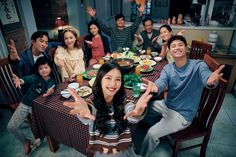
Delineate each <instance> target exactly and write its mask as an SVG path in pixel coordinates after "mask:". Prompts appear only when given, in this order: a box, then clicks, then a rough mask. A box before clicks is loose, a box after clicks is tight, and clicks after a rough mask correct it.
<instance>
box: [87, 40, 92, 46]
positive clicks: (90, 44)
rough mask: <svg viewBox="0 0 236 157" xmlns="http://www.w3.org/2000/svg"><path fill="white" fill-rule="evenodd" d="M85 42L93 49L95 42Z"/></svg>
mask: <svg viewBox="0 0 236 157" xmlns="http://www.w3.org/2000/svg"><path fill="white" fill-rule="evenodd" d="M85 42H86V43H87V44H88V45H89V46H90V47H92V46H93V42H92V41H89V40H85Z"/></svg>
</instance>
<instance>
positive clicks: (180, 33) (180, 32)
mask: <svg viewBox="0 0 236 157" xmlns="http://www.w3.org/2000/svg"><path fill="white" fill-rule="evenodd" d="M184 33H185V30H181V31H179V32H178V33H177V35H181V36H183V35H184Z"/></svg>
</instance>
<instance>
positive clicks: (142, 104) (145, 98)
mask: <svg viewBox="0 0 236 157" xmlns="http://www.w3.org/2000/svg"><path fill="white" fill-rule="evenodd" d="M151 89H152V84H151V81H150V82H149V83H148V86H147V90H146V92H145V93H144V94H143V95H142V96H141V97H140V98H139V100H138V102H137V103H136V105H135V108H134V110H133V111H131V112H128V113H126V115H125V116H124V119H127V118H128V117H130V116H134V117H135V116H141V115H142V114H143V112H144V111H145V109H146V108H147V104H148V102H149V100H150V99H151V98H152V94H151Z"/></svg>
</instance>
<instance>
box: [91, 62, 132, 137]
mask: <svg viewBox="0 0 236 157" xmlns="http://www.w3.org/2000/svg"><path fill="white" fill-rule="evenodd" d="M112 69H118V70H119V71H120V72H121V67H120V66H119V65H118V64H117V63H114V62H110V63H108V62H107V63H105V64H103V65H102V66H101V68H100V69H99V71H98V73H97V76H96V80H95V82H94V85H93V94H94V98H93V104H94V106H95V108H96V109H97V114H96V120H95V122H94V123H95V129H97V130H98V131H100V134H101V135H105V134H106V133H107V131H108V128H107V127H106V125H105V122H107V121H108V120H110V119H111V116H110V115H109V105H107V103H106V101H105V98H104V95H103V92H101V91H102V84H101V81H102V78H103V77H104V76H105V75H106V74H107V73H108V72H109V71H111V70H112ZM124 103H125V88H124V79H123V74H122V72H121V87H120V89H119V90H118V91H117V93H116V94H115V95H114V97H113V104H112V105H113V107H114V115H113V118H114V120H115V121H116V126H115V127H114V131H117V132H118V133H119V134H121V133H122V132H124V131H125V130H126V129H127V126H128V122H127V120H124V119H123V117H124V115H125V113H124V105H125V104H124Z"/></svg>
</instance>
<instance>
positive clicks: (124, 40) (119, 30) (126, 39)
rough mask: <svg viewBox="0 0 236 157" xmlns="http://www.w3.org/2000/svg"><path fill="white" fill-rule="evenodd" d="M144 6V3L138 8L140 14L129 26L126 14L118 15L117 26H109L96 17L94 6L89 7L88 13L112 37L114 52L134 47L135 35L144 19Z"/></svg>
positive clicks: (116, 18)
mask: <svg viewBox="0 0 236 157" xmlns="http://www.w3.org/2000/svg"><path fill="white" fill-rule="evenodd" d="M144 8H145V6H144V5H141V6H140V7H139V8H138V10H139V16H138V17H137V18H136V20H135V21H134V22H133V24H132V25H131V26H128V27H125V16H124V15H123V14H118V15H116V17H115V20H116V27H107V26H106V25H105V24H104V23H103V22H102V21H101V20H100V19H98V18H96V11H95V10H94V9H93V8H91V7H88V8H87V13H88V14H89V15H90V16H91V17H92V19H95V20H96V21H97V22H98V23H99V25H100V27H101V30H102V31H103V32H104V33H105V34H107V35H108V36H109V37H110V38H111V49H112V52H114V51H117V50H118V49H119V48H124V47H129V48H132V42H133V36H134V33H135V32H136V30H137V29H138V27H139V24H140V23H141V21H142V13H143V11H144Z"/></svg>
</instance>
